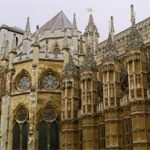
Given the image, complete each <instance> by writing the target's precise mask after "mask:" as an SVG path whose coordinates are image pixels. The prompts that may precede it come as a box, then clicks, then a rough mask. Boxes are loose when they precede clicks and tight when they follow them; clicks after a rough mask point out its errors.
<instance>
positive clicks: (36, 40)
mask: <svg viewBox="0 0 150 150" xmlns="http://www.w3.org/2000/svg"><path fill="white" fill-rule="evenodd" d="M34 44H39V26H38V25H37V26H36V33H35V37H34Z"/></svg>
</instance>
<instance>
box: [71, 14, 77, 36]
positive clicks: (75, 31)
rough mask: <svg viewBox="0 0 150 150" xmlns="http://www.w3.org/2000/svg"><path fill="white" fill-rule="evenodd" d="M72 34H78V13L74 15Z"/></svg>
mask: <svg viewBox="0 0 150 150" xmlns="http://www.w3.org/2000/svg"><path fill="white" fill-rule="evenodd" d="M72 35H73V36H78V29H77V23H76V15H75V14H74V15H73V25H72Z"/></svg>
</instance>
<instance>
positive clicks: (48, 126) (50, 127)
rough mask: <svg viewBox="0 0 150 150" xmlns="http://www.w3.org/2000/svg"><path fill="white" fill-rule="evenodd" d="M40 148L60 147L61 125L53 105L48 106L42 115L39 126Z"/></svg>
mask: <svg viewBox="0 0 150 150" xmlns="http://www.w3.org/2000/svg"><path fill="white" fill-rule="evenodd" d="M38 135H39V138H38V139H39V142H38V149H39V150H58V149H59V127H58V122H57V114H56V112H55V110H54V109H53V108H52V107H46V108H45V109H44V110H43V111H42V113H41V117H40V122H39V128H38Z"/></svg>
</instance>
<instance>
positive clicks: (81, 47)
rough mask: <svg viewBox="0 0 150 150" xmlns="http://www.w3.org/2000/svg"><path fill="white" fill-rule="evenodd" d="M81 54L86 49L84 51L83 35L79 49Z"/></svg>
mask: <svg viewBox="0 0 150 150" xmlns="http://www.w3.org/2000/svg"><path fill="white" fill-rule="evenodd" d="M79 54H84V51H83V39H82V35H81V37H80V51H79Z"/></svg>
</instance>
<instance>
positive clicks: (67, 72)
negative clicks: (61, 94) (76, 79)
mask: <svg viewBox="0 0 150 150" xmlns="http://www.w3.org/2000/svg"><path fill="white" fill-rule="evenodd" d="M78 73H79V72H78V68H77V66H76V65H75V63H74V61H73V58H72V55H71V54H69V62H68V63H67V65H66V66H65V68H64V70H63V76H64V77H66V76H78V75H79V74H78Z"/></svg>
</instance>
